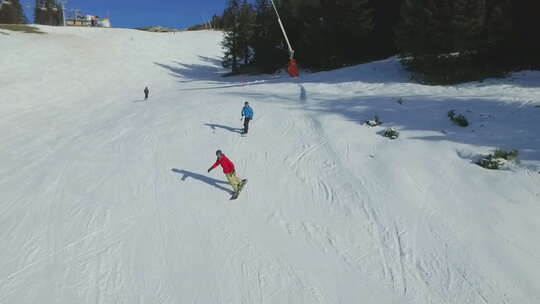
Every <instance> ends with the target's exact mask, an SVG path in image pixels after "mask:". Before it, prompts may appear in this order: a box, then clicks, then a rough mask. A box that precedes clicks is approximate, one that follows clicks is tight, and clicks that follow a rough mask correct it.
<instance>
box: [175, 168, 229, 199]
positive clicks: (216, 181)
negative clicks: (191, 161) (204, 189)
mask: <svg viewBox="0 0 540 304" xmlns="http://www.w3.org/2000/svg"><path fill="white" fill-rule="evenodd" d="M171 171H172V172H175V173H178V174H182V178H181V179H182V181H185V180H186V179H187V178H188V177H191V178H193V179H196V180H199V181H201V182H204V183H207V184H208V185H211V186H214V187H216V188H218V189H221V190H223V191H225V192H227V193H229V194H233V191H232V190H230V189H227V188H225V187H223V186H221V185H220V184H223V185H228V184H229V183H228V182H226V181H221V180H219V179H215V178H211V177H208V176H204V175H202V174H198V173H194V172H191V171H187V170H180V169H176V168H173V169H171Z"/></svg>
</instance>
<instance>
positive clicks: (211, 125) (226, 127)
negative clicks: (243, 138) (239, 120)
mask: <svg viewBox="0 0 540 304" xmlns="http://www.w3.org/2000/svg"><path fill="white" fill-rule="evenodd" d="M204 125H205V126H209V127H210V129H212V131H216V128H217V129H223V130H227V131H229V132H234V133H242V129H241V128H233V127H229V126H224V125H217V124H209V123H207V124H204Z"/></svg>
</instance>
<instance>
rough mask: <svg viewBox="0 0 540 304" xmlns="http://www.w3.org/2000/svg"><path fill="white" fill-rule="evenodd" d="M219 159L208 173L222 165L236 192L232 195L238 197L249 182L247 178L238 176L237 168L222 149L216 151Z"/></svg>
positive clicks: (233, 197)
mask: <svg viewBox="0 0 540 304" xmlns="http://www.w3.org/2000/svg"><path fill="white" fill-rule="evenodd" d="M216 156H217V160H216V162H215V163H214V164H213V165H212V167H210V168H209V169H208V173H210V171H212V169H214V168H216V167H217V166H218V165H220V166H221V167H222V168H223V173H225V176H226V177H227V180H228V181H229V184H230V185H231V186H232V188H233V190H234V193H233V195H232V197H231V199H236V198H237V197H238V194H240V191H242V188H243V187H244V185H245V184H246V183H247V179H240V178H239V177H237V176H236V170H235V168H234V164H233V162H232V161H231V160H230V159H229V158H227V156H225V154H223V152H222V151H221V150H217V151H216Z"/></svg>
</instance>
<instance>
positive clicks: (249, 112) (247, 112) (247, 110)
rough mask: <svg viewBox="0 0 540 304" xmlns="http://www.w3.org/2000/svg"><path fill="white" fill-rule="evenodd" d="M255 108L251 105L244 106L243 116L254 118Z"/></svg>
mask: <svg viewBox="0 0 540 304" xmlns="http://www.w3.org/2000/svg"><path fill="white" fill-rule="evenodd" d="M253 114H254V113H253V109H252V108H251V107H250V106H244V107H243V108H242V117H245V118H251V119H252V118H253Z"/></svg>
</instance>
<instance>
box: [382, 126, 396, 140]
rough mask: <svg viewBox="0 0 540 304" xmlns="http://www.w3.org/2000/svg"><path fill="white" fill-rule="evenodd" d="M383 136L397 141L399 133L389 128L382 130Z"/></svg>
mask: <svg viewBox="0 0 540 304" xmlns="http://www.w3.org/2000/svg"><path fill="white" fill-rule="evenodd" d="M383 136H384V137H388V138H390V139H397V138H398V137H399V132H398V131H397V130H396V129H394V128H389V129H386V130H384V134H383Z"/></svg>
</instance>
